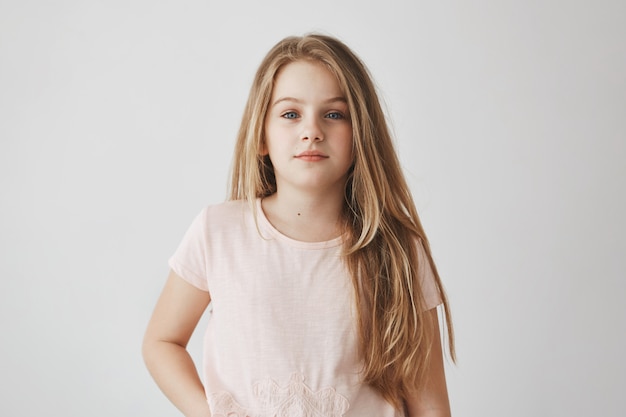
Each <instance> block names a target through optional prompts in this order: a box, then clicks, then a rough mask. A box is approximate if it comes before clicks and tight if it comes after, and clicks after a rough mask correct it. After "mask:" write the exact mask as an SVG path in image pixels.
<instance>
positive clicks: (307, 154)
mask: <svg viewBox="0 0 626 417" xmlns="http://www.w3.org/2000/svg"><path fill="white" fill-rule="evenodd" d="M294 158H297V159H300V160H301V161H309V162H313V161H321V160H323V159H327V158H328V155H326V154H324V153H322V152H319V151H304V152H301V153H299V154H298V155H296V156H295V157H294Z"/></svg>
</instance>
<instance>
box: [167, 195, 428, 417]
mask: <svg viewBox="0 0 626 417" xmlns="http://www.w3.org/2000/svg"><path fill="white" fill-rule="evenodd" d="M256 212H257V215H258V229H257V227H256V225H255V221H254V216H253V213H252V211H251V210H250V208H249V205H248V204H247V203H245V202H242V201H230V202H226V203H222V204H219V205H214V206H209V207H207V208H205V209H204V210H203V211H202V212H201V213H200V214H199V215H198V216H197V217H196V219H195V220H194V222H193V224H192V225H191V227H190V228H189V230H188V231H187V233H186V235H185V237H184V238H183V241H182V242H181V244H180V246H179V248H178V249H177V251H176V253H175V254H174V256H173V257H172V258H171V259H170V267H171V268H172V269H173V270H174V272H176V273H177V274H178V275H180V276H181V277H182V278H183V279H185V280H187V281H188V282H190V283H191V284H193V285H194V286H196V287H198V288H200V289H202V290H204V291H210V293H211V300H212V313H211V316H210V318H209V320H208V327H207V329H206V334H205V338H204V352H203V356H204V363H203V367H202V376H203V379H204V385H205V389H206V394H207V398H208V401H209V405H210V407H211V410H212V415H213V417H221V416H224V417H226V416H228V417H247V416H250V417H274V416H276V417H278V416H280V417H287V416H288V417H314V416H315V417H318V416H319V417H335V416H337V417H339V416H352V417H368V416H371V417H387V416H388V417H391V416H394V417H399V416H402V415H403V414H402V412H399V411H396V410H395V409H394V408H393V407H392V406H391V405H390V404H389V403H388V402H387V401H385V400H384V399H383V398H382V397H381V396H380V395H379V394H378V393H376V392H375V391H374V390H373V389H371V388H370V387H369V386H367V385H364V384H362V383H361V381H360V378H359V371H360V369H361V362H360V360H359V357H358V355H357V330H356V324H355V311H354V295H353V291H354V290H353V286H352V282H351V278H350V276H349V274H348V272H347V269H346V267H345V265H344V263H343V261H342V259H341V256H340V254H341V238H337V239H333V240H330V241H327V242H315V243H310V242H300V241H296V240H293V239H290V238H288V237H286V236H284V235H282V234H281V233H280V232H279V231H278V230H276V229H275V228H274V227H273V226H272V225H271V224H270V223H269V221H268V220H267V218H266V217H265V215H264V214H263V211H262V209H261V204H260V200H257V203H256ZM420 248H421V246H420ZM419 253H420V255H421V259H420V260H421V262H420V265H424V267H423V268H420V270H421V272H422V286H423V292H424V298H425V300H426V302H427V305H428V307H429V308H432V307H435V306H436V305H438V304H439V303H440V299H439V296H438V294H437V291H436V289H435V285H434V280H433V276H432V272H431V270H430V268H429V267H427V265H428V262H427V261H426V259H425V257H424V256H425V255H424V253H423V249H421V250H420V251H419Z"/></svg>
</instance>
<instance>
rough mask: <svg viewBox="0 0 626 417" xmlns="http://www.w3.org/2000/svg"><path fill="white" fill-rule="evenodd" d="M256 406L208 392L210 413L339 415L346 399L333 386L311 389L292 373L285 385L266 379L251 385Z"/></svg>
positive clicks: (219, 416) (220, 416)
mask: <svg viewBox="0 0 626 417" xmlns="http://www.w3.org/2000/svg"><path fill="white" fill-rule="evenodd" d="M254 395H255V397H256V400H257V404H258V407H257V408H256V409H255V410H252V409H246V408H244V407H242V406H241V405H240V404H238V403H237V402H236V401H235V399H234V398H233V396H232V395H231V394H230V393H229V392H226V391H219V392H216V393H213V394H211V395H210V396H209V405H210V406H211V413H212V415H213V416H214V417H341V416H343V415H344V413H345V412H346V411H347V410H348V408H349V407H350V403H349V402H348V400H347V399H346V397H344V396H343V395H341V394H339V393H337V392H336V391H335V389H334V388H323V389H321V390H319V391H316V392H313V390H311V388H309V387H308V386H307V385H306V384H305V383H304V376H302V375H300V374H294V375H292V376H291V379H290V380H289V383H288V385H287V386H285V387H280V386H279V385H278V384H277V383H276V382H275V381H273V380H271V379H266V380H264V381H261V382H258V383H256V384H255V385H254Z"/></svg>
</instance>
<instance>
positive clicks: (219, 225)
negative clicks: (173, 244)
mask: <svg viewBox="0 0 626 417" xmlns="http://www.w3.org/2000/svg"><path fill="white" fill-rule="evenodd" d="M253 218H254V216H253V212H252V208H251V206H250V204H249V203H248V202H246V201H244V200H230V201H225V202H222V203H217V204H211V205H208V206H205V207H204V208H203V209H202V211H200V213H199V214H198V215H197V217H196V219H195V222H194V223H195V225H196V227H199V228H201V229H202V230H204V231H207V232H211V233H216V232H220V231H222V232H225V231H228V232H233V231H234V230H233V229H240V228H242V227H246V226H247V225H248V224H249V223H250V221H253Z"/></svg>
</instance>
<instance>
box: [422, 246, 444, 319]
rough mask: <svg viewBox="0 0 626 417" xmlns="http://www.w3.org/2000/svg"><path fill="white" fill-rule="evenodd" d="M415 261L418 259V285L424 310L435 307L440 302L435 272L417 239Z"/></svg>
mask: <svg viewBox="0 0 626 417" xmlns="http://www.w3.org/2000/svg"><path fill="white" fill-rule="evenodd" d="M416 246H417V261H418V274H419V279H420V286H421V288H422V295H423V297H424V302H425V307H426V308H425V310H430V309H431V308H434V307H437V306H438V305H439V304H441V303H442V300H441V295H440V294H439V289H438V288H437V282H436V280H435V274H434V272H433V269H432V267H431V266H430V262H428V257H427V256H426V250H425V249H424V246H423V244H422V242H421V240H417V242H416Z"/></svg>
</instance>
